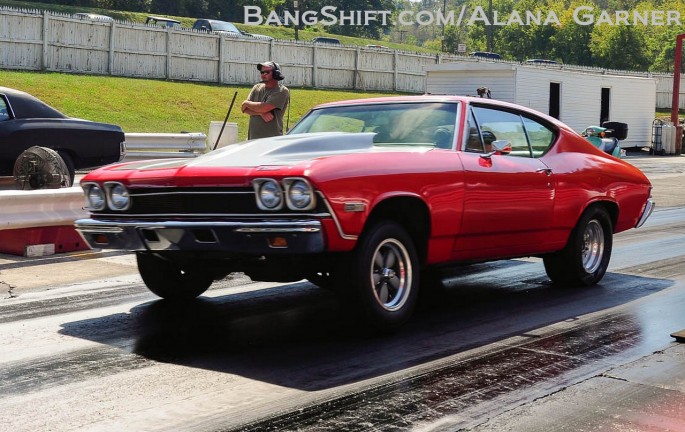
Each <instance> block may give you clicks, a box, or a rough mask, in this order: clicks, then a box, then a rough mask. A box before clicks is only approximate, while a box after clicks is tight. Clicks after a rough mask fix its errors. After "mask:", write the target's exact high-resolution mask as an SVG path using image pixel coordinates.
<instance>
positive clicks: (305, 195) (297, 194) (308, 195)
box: [288, 180, 312, 210]
mask: <svg viewBox="0 0 685 432" xmlns="http://www.w3.org/2000/svg"><path fill="white" fill-rule="evenodd" d="M288 199H289V200H290V204H291V205H292V207H293V209H296V210H302V209H306V208H307V207H309V205H310V204H311V203H312V188H311V187H309V184H307V182H305V181H303V180H295V181H294V182H292V183H291V184H290V187H289V188H288Z"/></svg>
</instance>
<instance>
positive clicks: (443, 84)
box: [426, 64, 656, 147]
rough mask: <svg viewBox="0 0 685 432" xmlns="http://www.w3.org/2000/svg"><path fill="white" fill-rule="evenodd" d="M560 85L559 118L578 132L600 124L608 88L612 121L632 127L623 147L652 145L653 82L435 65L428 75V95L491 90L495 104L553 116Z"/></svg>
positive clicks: (539, 69) (489, 66)
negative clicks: (553, 90)
mask: <svg viewBox="0 0 685 432" xmlns="http://www.w3.org/2000/svg"><path fill="white" fill-rule="evenodd" d="M552 82H556V83H559V84H560V115H559V119H560V120H561V121H563V122H564V123H566V124H567V125H569V126H570V127H571V128H573V129H574V130H577V131H579V132H580V131H582V130H583V129H584V128H586V127H587V126H590V125H599V123H600V111H601V94H602V88H603V87H606V88H610V89H611V91H610V93H611V95H610V102H609V120H611V121H619V122H623V123H627V124H628V138H627V139H626V140H624V141H622V142H621V146H622V147H642V146H648V145H649V144H650V142H651V134H652V121H653V120H654V107H655V104H656V82H655V80H654V79H653V78H641V77H633V76H617V75H604V74H601V73H593V72H582V71H577V70H574V71H569V70H565V69H562V68H560V67H559V68H552V67H537V66H524V65H503V64H475V65H474V64H469V65H463V64H450V65H436V66H432V67H430V68H428V70H427V72H426V92H428V93H434V94H458V95H475V90H476V88H477V87H482V86H485V87H488V88H490V90H491V92H492V97H493V98H495V99H499V100H503V101H507V102H514V103H517V104H519V105H523V106H526V107H530V108H533V109H535V110H537V111H540V112H543V113H545V114H549V90H550V83H552Z"/></svg>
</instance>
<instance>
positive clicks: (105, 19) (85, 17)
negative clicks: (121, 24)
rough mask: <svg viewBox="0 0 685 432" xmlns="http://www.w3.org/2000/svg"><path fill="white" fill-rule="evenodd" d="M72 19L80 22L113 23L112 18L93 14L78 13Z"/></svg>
mask: <svg viewBox="0 0 685 432" xmlns="http://www.w3.org/2000/svg"><path fill="white" fill-rule="evenodd" d="M72 17H74V18H78V19H82V20H91V21H100V22H113V21H114V18H112V17H110V16H107V15H98V14H93V13H86V12H79V13H75V14H74V15H72Z"/></svg>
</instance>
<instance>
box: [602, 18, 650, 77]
mask: <svg viewBox="0 0 685 432" xmlns="http://www.w3.org/2000/svg"><path fill="white" fill-rule="evenodd" d="M590 50H591V51H592V54H593V55H594V56H595V58H596V60H597V61H598V62H599V65H601V66H602V67H605V68H610V69H625V70H647V69H648V68H649V66H650V64H651V62H650V61H649V59H648V58H647V56H646V55H645V51H644V35H643V34H642V33H640V32H639V31H638V30H636V28H635V27H633V26H626V25H596V26H595V28H594V30H593V32H592V38H591V40H590Z"/></svg>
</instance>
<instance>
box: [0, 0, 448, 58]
mask: <svg viewBox="0 0 685 432" xmlns="http://www.w3.org/2000/svg"><path fill="white" fill-rule="evenodd" d="M0 6H10V7H13V8H20V9H39V10H48V11H53V12H60V13H63V14H67V15H71V14H74V13H77V12H89V13H96V14H101V15H108V16H111V17H112V18H114V19H117V20H120V21H129V22H137V23H144V22H145V18H147V16H148V15H159V14H147V13H143V12H127V11H117V10H108V9H100V8H90V7H80V6H66V5H55V4H50V3H38V2H28V1H15V0H0ZM163 16H165V17H167V18H173V19H175V20H178V21H180V22H181V25H182V26H183V27H188V28H190V27H192V26H193V23H194V22H195V20H196V19H197V18H208V17H179V16H171V15H163ZM234 24H235V25H236V27H238V28H239V29H240V30H242V31H245V32H248V33H258V34H263V35H267V36H271V37H273V38H275V39H281V40H295V30H294V29H292V28H289V27H282V26H271V25H258V26H254V25H246V24H241V23H238V22H234ZM318 36H328V37H334V38H337V39H340V41H341V42H342V43H343V44H345V45H356V46H365V45H384V46H387V47H388V48H391V49H397V50H402V51H408V52H420V53H431V54H437V53H439V51H436V50H432V49H429V48H423V47H419V46H416V45H409V44H401V43H395V42H390V41H378V40H374V39H363V38H356V37H349V36H340V35H335V34H331V33H326V32H324V31H322V29H320V28H317V27H315V28H308V29H305V30H301V31H299V32H298V39H299V40H301V41H311V40H312V39H314V38H315V37H318Z"/></svg>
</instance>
